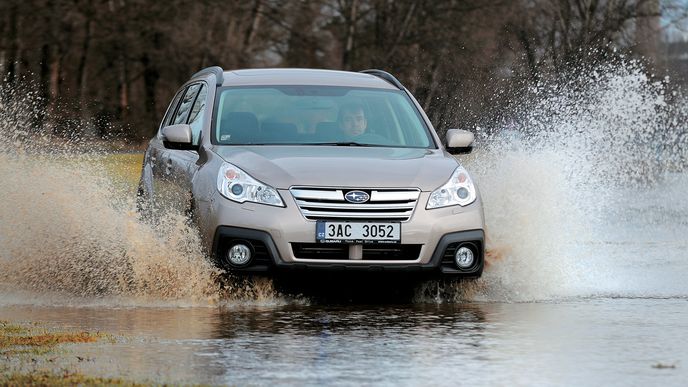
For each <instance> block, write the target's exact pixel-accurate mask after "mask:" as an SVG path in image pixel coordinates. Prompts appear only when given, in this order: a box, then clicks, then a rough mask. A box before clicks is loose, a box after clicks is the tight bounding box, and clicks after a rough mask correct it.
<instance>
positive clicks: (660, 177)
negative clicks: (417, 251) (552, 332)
mask: <svg viewBox="0 0 688 387" xmlns="http://www.w3.org/2000/svg"><path fill="white" fill-rule="evenodd" d="M668 86H669V85H668V80H665V81H663V82H654V81H652V80H651V79H650V78H649V77H648V76H647V75H646V74H645V72H644V71H643V70H642V69H641V66H640V65H639V64H638V63H634V62H630V63H622V64H616V65H601V66H598V67H597V68H596V69H595V71H592V72H590V73H586V74H583V75H580V76H577V77H573V78H569V79H568V80H567V81H566V82H551V83H546V84H545V83H543V84H540V85H538V86H536V87H534V88H533V89H532V90H531V93H530V96H529V98H527V99H526V100H527V103H524V105H522V106H521V107H520V108H519V109H517V111H516V112H515V114H514V115H513V116H511V118H510V119H509V120H508V121H507V120H505V122H506V124H505V125H504V126H505V127H503V128H501V130H499V131H498V134H496V135H494V136H490V137H484V138H483V139H482V140H483V141H482V144H481V145H482V146H481V148H482V149H480V150H479V151H478V152H476V154H475V155H473V156H472V157H471V158H468V159H466V160H464V162H465V163H466V164H467V165H468V166H469V168H470V170H471V171H473V173H475V174H476V180H477V181H478V183H479V184H480V188H481V193H482V195H483V200H484V202H485V214H486V224H487V233H488V243H487V248H488V256H487V261H488V264H489V265H488V268H487V270H486V272H485V274H484V276H483V278H482V279H481V280H480V281H478V282H477V283H473V284H469V285H466V284H447V283H439V284H438V283H429V284H425V285H424V286H422V287H421V288H420V289H419V296H420V298H421V299H426V300H427V299H428V298H430V299H432V300H434V301H437V300H440V301H445V300H466V299H471V300H486V301H534V300H549V299H561V298H570V297H597V296H653V295H657V294H659V293H653V292H657V291H659V290H657V289H658V288H659V285H660V283H661V282H662V281H666V275H662V276H659V275H657V278H652V279H650V281H648V280H647V279H645V283H648V282H649V283H651V284H652V285H650V287H652V286H654V287H655V289H654V290H653V289H650V287H642V286H639V285H637V284H635V283H632V282H633V281H632V280H631V277H630V276H628V275H626V276H624V275H621V274H620V273H621V272H623V271H624V267H627V266H632V265H635V264H636V263H637V261H638V258H637V257H636V256H633V255H631V254H629V253H628V249H629V247H630V248H631V249H633V248H634V246H633V245H632V244H631V242H629V240H628V238H627V239H624V240H622V241H616V240H615V237H614V234H616V233H617V231H618V229H627V230H631V229H632V230H631V231H632V233H633V234H634V235H633V237H631V238H632V239H633V240H637V239H639V240H641V241H643V243H654V242H656V241H654V240H652V239H651V238H652V237H650V236H649V235H648V231H649V230H651V229H653V228H655V227H656V226H657V224H652V223H646V222H641V223H640V224H638V225H633V224H632V223H631V222H624V221H620V220H621V219H624V217H626V216H627V212H628V208H629V206H630V205H635V206H638V205H639V206H640V208H638V209H637V210H638V213H637V214H636V215H637V216H640V217H643V218H649V217H654V218H655V219H656V220H657V221H658V223H659V224H661V225H665V226H667V228H671V227H672V225H679V224H680V223H681V219H684V220H685V216H686V215H688V212H686V211H685V208H683V209H681V208H679V205H678V204H677V203H681V202H682V200H681V199H680V197H681V196H680V194H676V193H674V194H673V195H674V196H673V197H667V196H668V195H670V194H667V191H668V192H672V191H673V192H676V191H677V189H676V187H675V184H680V181H685V179H684V180H681V179H679V180H678V182H677V181H676V179H674V181H672V182H669V180H671V179H668V176H671V175H672V174H673V175H676V174H679V175H680V174H681V173H682V171H683V170H684V169H685V160H686V155H687V153H686V149H688V147H687V146H688V136H687V135H686V131H687V129H688V128H687V127H686V124H685V123H686V122H688V121H687V120H686V117H688V108H687V107H688V104H686V102H685V99H683V98H682V97H681V96H680V95H679V94H678V93H677V92H673V93H671V94H670V95H667V93H668V92H667V90H668ZM670 100H671V103H669V101H670ZM683 188H684V189H685V186H684V187H683ZM679 191H680V189H679ZM652 192H655V193H656V192H661V193H662V194H661V195H657V194H652ZM643 193H645V194H646V195H645V196H646V197H645V198H644V199H641V194H643ZM667 209H668V212H670V213H672V214H667ZM662 214H664V215H667V216H662ZM658 217H659V218H658ZM636 226H637V227H636ZM633 227H635V229H633ZM684 230H685V227H684ZM609 243H618V248H617V249H616V250H612V251H611V254H610V251H609V250H608V249H603V248H600V246H605V245H607V244H609ZM652 247H653V249H655V250H657V249H660V250H661V251H662V254H660V255H662V256H663V257H664V259H666V257H671V256H675V255H676V254H677V251H678V250H676V249H675V246H673V245H671V243H669V244H668V245H663V244H659V245H657V246H654V245H653V246H652ZM672 249H673V250H672ZM638 255H643V256H645V257H648V255H647V254H638ZM619 256H621V257H622V259H618V257H619ZM653 259H654V257H653ZM663 262H667V261H660V262H655V264H656V265H657V266H662V265H664V263H663ZM681 267H682V268H683V269H682V270H685V264H683V265H682V266H681ZM666 270H668V271H670V270H671V268H669V267H666ZM655 274H656V273H655ZM647 275H650V276H652V275H653V274H650V273H647V272H646V276H647ZM665 290H666V291H665V292H663V291H660V292H661V293H662V294H671V295H676V294H675V293H676V292H678V293H679V295H685V294H688V293H687V292H688V289H685V286H684V287H681V288H676V287H674V288H673V289H665Z"/></svg>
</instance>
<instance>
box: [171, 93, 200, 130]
mask: <svg viewBox="0 0 688 387" xmlns="http://www.w3.org/2000/svg"><path fill="white" fill-rule="evenodd" d="M200 87H201V84H200V83H197V84H195V85H191V86H189V87H188V88H187V89H186V93H184V96H183V97H182V100H181V102H180V103H179V107H177V111H176V112H175V114H174V119H173V120H172V122H171V123H170V124H171V125H177V124H185V123H187V122H188V121H187V120H188V118H189V113H190V112H191V107H192V105H193V103H194V101H195V100H196V94H197V93H198V89H199V88H200Z"/></svg>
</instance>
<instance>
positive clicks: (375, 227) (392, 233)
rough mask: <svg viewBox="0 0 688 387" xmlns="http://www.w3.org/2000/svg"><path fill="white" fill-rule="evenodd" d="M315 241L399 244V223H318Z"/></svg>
mask: <svg viewBox="0 0 688 387" xmlns="http://www.w3.org/2000/svg"><path fill="white" fill-rule="evenodd" d="M315 240H316V241H318V242H321V243H399V242H401V223H389V222H380V223H374V222H328V221H322V220H320V221H318V222H317V223H316V226H315Z"/></svg>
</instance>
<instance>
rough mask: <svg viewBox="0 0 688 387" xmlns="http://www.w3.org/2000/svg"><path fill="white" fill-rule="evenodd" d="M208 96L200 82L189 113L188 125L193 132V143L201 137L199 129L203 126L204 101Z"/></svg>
mask: <svg viewBox="0 0 688 387" xmlns="http://www.w3.org/2000/svg"><path fill="white" fill-rule="evenodd" d="M207 96H208V88H207V87H205V85H203V84H201V89H200V90H199V92H198V97H196V102H195V103H194V104H193V107H192V108H191V114H189V125H190V126H191V132H192V133H193V144H194V145H198V140H199V139H200V138H201V129H202V128H203V116H204V115H205V103H206V97H207Z"/></svg>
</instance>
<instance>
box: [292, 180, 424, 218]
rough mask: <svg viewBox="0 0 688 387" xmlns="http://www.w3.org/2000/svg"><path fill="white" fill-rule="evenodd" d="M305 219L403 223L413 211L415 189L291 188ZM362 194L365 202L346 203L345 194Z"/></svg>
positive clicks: (415, 199)
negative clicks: (359, 192) (361, 192)
mask: <svg viewBox="0 0 688 387" xmlns="http://www.w3.org/2000/svg"><path fill="white" fill-rule="evenodd" d="M290 191H291V194H292V195H293V196H294V199H295V200H296V204H297V205H298V206H299V209H300V210H301V213H302V214H303V216H305V217H306V219H309V220H320V219H336V220H351V221H356V220H358V221H361V220H377V221H398V222H404V221H407V220H409V219H410V218H411V215H412V214H413V210H414V209H415V208H416V203H417V202H418V197H419V196H420V190H418V189H360V190H355V189H346V188H313V187H294V188H291V189H290ZM349 191H364V192H366V193H367V194H368V195H369V196H370V200H369V201H367V202H366V203H349V202H348V201H346V200H345V199H344V195H345V194H346V193H347V192H349Z"/></svg>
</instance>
